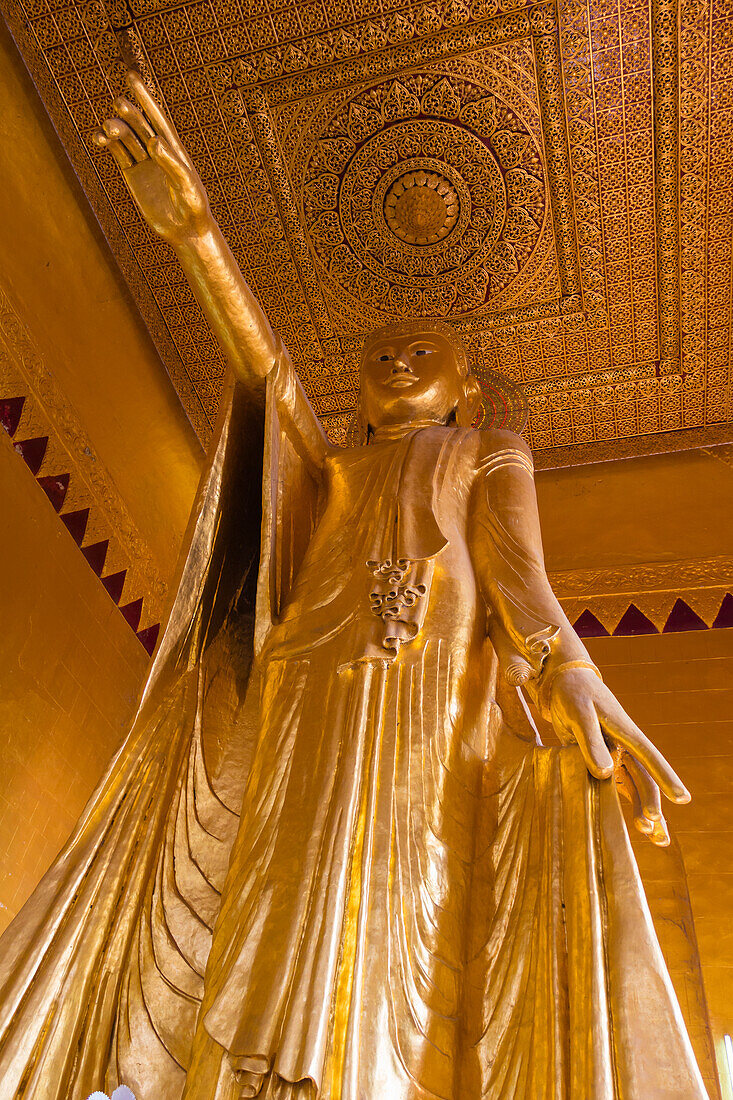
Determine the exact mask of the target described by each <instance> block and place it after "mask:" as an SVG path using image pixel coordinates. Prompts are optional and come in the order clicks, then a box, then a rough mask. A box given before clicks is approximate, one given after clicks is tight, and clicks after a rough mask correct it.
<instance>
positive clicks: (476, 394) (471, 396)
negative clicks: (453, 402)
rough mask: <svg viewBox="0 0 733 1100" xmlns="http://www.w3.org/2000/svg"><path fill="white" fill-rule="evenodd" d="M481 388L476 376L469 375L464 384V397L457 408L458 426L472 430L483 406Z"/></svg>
mask: <svg viewBox="0 0 733 1100" xmlns="http://www.w3.org/2000/svg"><path fill="white" fill-rule="evenodd" d="M481 396H482V394H481V386H480V385H479V383H478V379H477V378H476V376H475V375H474V374H469V375H468V377H467V378H466V381H465V382H464V384H463V395H462V397H461V400H460V401H459V402H458V405H457V406H456V424H457V425H458V427H459V428H470V427H471V425H472V424H473V421H474V419H475V417H476V413H477V412H478V408H479V405H480V404H481Z"/></svg>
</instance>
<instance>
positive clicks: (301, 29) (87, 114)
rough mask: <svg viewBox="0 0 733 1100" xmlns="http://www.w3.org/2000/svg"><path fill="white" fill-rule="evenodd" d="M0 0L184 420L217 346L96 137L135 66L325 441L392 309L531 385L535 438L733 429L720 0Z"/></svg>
mask: <svg viewBox="0 0 733 1100" xmlns="http://www.w3.org/2000/svg"><path fill="white" fill-rule="evenodd" d="M1 2H2V5H3V6H4V10H5V12H6V15H7V18H8V19H9V21H10V24H11V27H12V29H13V31H14V33H15V35H16V38H17V40H18V42H19V45H20V48H21V50H22V52H23V54H24V56H25V59H26V62H27V64H28V66H29V68H30V71H31V73H32V75H33V77H34V79H35V81H36V83H37V85H38V87H39V89H40V91H41V93H42V95H43V97H44V99H45V101H46V103H47V106H48V108H49V111H50V112H51V115H52V117H53V119H54V122H55V124H56V126H57V129H58V130H59V132H60V133H61V135H62V138H63V140H64V143H65V145H66V148H67V150H68V152H69V155H70V156H71V159H72V161H73V163H74V165H75V167H76V170H77V172H78V174H79V176H80V178H81V180H82V183H83V185H84V187H85V189H86V191H87V194H88V195H89V198H90V200H91V202H92V204H93V206H94V207H95V210H96V212H97V214H98V215H99V217H100V220H101V222H102V225H103V227H104V229H105V231H106V233H107V235H108V237H109V240H110V242H111V245H112V247H113V249H114V251H115V253H116V255H117V257H118V259H119V261H120V264H121V266H122V268H123V271H124V272H125V274H126V277H127V279H128V281H129V283H130V286H131V288H132V290H133V293H134V294H135V295H136V298H137V301H138V303H139V305H140V308H141V310H142V313H143V315H144V316H145V318H146V320H147V322H148V325H149V327H150V329H151V332H152V333H153V336H154V338H155V339H156V342H157V344H158V347H159V349H160V352H161V355H162V357H163V359H164V362H165V363H166V366H167V367H168V370H169V372H170V374H171V377H172V378H173V381H174V383H175V385H176V386H177V388H178V391H179V393H180V395H181V399H182V401H183V403H184V405H185V407H186V409H187V411H188V413H189V416H190V417H191V420H192V422H193V423H194V425H195V427H196V429H197V431H198V432H199V434H200V436H201V438H202V439H204V440H205V439H207V438H208V436H209V434H210V432H211V427H212V423H213V420H214V417H215V415H216V410H217V406H218V401H219V395H220V392H221V385H222V377H223V371H224V364H223V360H222V357H221V355H220V353H219V351H218V348H217V347H216V345H215V343H214V341H213V339H212V337H211V334H210V332H209V330H208V328H207V326H206V324H205V321H204V318H203V317H202V315H201V313H200V311H199V309H198V307H197V305H196V303H195V301H194V300H193V297H192V294H191V292H190V291H189V289H188V287H187V286H186V284H185V281H184V279H183V275H182V273H181V271H180V270H179V268H178V266H177V264H176V262H175V257H174V256H173V254H172V252H171V251H170V249H169V248H168V247H167V246H166V245H165V244H163V243H161V242H160V241H158V240H157V239H155V238H154V237H153V236H152V234H151V233H150V232H148V230H147V229H146V227H145V226H144V225H143V224H142V222H141V220H140V218H139V217H138V215H137V212H136V210H135V208H134V206H133V204H132V202H131V201H130V199H129V196H128V195H127V193H126V190H125V187H124V183H123V182H122V181H121V179H120V178H119V174H118V173H117V171H116V169H115V167H114V165H113V163H112V161H111V159H110V158H109V157H103V156H100V155H99V153H98V152H97V151H96V150H95V148H94V147H93V145H92V142H91V134H92V132H93V131H94V130H95V128H97V127H98V126H99V124H100V122H102V121H103V120H104V118H105V117H107V115H108V113H109V109H110V101H111V99H112V97H113V96H114V95H116V94H119V92H120V91H121V90H122V75H123V71H124V68H125V65H126V64H129V63H130V62H131V61H133V62H134V63H136V64H137V66H138V67H139V69H140V71H141V72H142V74H143V76H144V77H145V79H146V80H147V81H148V83H149V84H150V86H151V87H152V88H153V89H155V91H156V94H157V95H158V96H159V97H160V99H161V101H162V102H163V103H164V104H165V106H166V108H167V109H168V111H169V112H170V114H171V116H172V118H173V120H174V122H175V124H176V125H177V127H178V129H179V132H180V134H181V136H182V139H183V141H184V143H185V144H186V146H187V148H188V150H189V152H190V153H191V156H192V157H193V160H194V161H195V163H196V165H197V167H198V169H199V171H200V173H201V175H202V178H203V180H204V183H205V184H206V186H207V189H208V191H209V194H210V196H211V201H212V207H213V209H214V212H215V214H216V216H217V218H218V219H219V221H220V223H221V225H222V228H223V231H224V233H225V235H226V237H227V238H228V240H229V242H230V244H231V246H232V249H233V251H234V253H235V255H236V256H237V259H238V261H239V263H240V264H241V266H242V269H243V271H244V273H245V276H246V278H247V279H248V280H249V282H250V284H251V285H252V287H253V289H254V290H255V292H256V293H257V295H258V296H259V298H260V300H261V301H262V304H263V306H264V308H265V310H266V311H267V313H268V315H269V316H270V317H271V318H272V321H273V323H274V325H275V326H276V327H277V328H278V329H279V331H280V332H281V334H282V336H283V338H284V340H285V342H286V343H287V345H288V346H289V347H290V349H291V351H292V353H293V357H294V359H295V361H296V363H297V365H298V370H299V372H300V375H301V378H302V380H303V384H304V386H305V389H306V391H307V393H308V395H309V397H310V398H311V400H312V401H313V403H314V405H315V407H316V410H317V411H318V413H319V415H320V416H321V417H322V419H323V421H324V423H325V425H326V427H327V430H328V431H329V434H330V435H331V437H332V438H333V439H334V440H335V441H339V440H343V438H344V437H345V433H346V430H347V427H348V423H349V421H350V418H351V415H352V411H353V408H354V403H355V399H356V384H357V377H356V367H357V362H358V351H359V346H360V342H361V338H362V336H363V334H364V333H365V332H366V331H368V329H369V328H370V327H372V326H374V325H375V324H379V323H384V322H385V321H390V320H393V319H395V318H398V317H406V316H410V317H414V316H431V317H443V318H445V319H446V320H448V321H450V322H451V323H452V324H454V325H455V326H456V328H457V329H458V330H459V331H460V332H461V333H462V334H463V336H464V338H465V340H466V342H467V345H468V347H469V351H470V354H471V356H472V358H473V360H474V362H475V363H476V364H477V365H478V366H479V367H484V368H488V369H497V370H500V371H501V372H502V373H503V374H505V375H507V376H508V377H509V378H510V379H512V380H513V381H514V382H516V383H517V384H518V385H519V386H520V387H521V388H522V389H523V391H524V394H525V396H526V398H527V401H528V404H529V408H530V419H529V425H528V429H527V436H528V440H529V442H530V444H531V445H532V447H533V448H534V450H535V451H536V452H537V453H538V457H539V458H540V462H541V455H542V452H543V451H550V450H556V449H558V448H559V449H562V448H568V447H572V448H573V453H574V454H576V456H577V460H579V461H583V460H588V459H592V458H593V457H594V456H597V455H598V453H599V449H601V450H603V454H604V457H605V456H609V457H610V456H612V454H613V448H614V447H616V448H617V449H618V453H623V454H633V453H641V452H642V451H644V450H645V449H649V440H650V438H653V437H655V436H659V435H660V434H664V433H668V432H686V433H687V436H686V438H689V441H690V442H691V443H694V442H700V443H703V442H706V441H707V442H712V441H716V440H719V439H720V438H721V437H724V435H725V428H724V427H723V426H724V425H726V424H727V423H729V422H730V421H731V419H733V411H732V409H731V357H730V348H731V320H732V318H731V305H732V303H731V272H732V267H731V259H732V258H731V229H730V226H731V219H732V218H733V147H732V146H731V143H730V140H729V135H730V133H731V130H732V128H733V90H732V89H733V13H732V11H731V7H730V4H729V3H727V2H726V0H694V2H693V0H593V2H592V3H591V2H590V0H558V2H557V3H553V2H540V3H536V4H533V3H521V4H520V3H518V2H517V0H413V2H411V3H409V4H407V3H403V2H401V0H311V2H308V3H300V4H297V5H296V4H293V3H281V2H278V0H262V2H260V3H258V4H257V5H255V6H253V5H246V4H244V3H243V2H242V3H240V0H204V2H200V0H196V2H188V3H179V2H176V3H169V2H166V0H94V2H92V3H91V4H89V3H86V2H84V3H82V2H81V0H1ZM604 448H605V449H604ZM609 448H610V450H609Z"/></svg>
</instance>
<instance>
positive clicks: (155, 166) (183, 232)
mask: <svg viewBox="0 0 733 1100" xmlns="http://www.w3.org/2000/svg"><path fill="white" fill-rule="evenodd" d="M127 82H128V85H129V87H130V90H131V92H132V93H133V95H134V97H135V99H136V100H137V102H138V104H139V107H137V106H135V104H134V103H132V102H131V101H130V100H129V99H125V98H124V97H120V98H119V99H116V100H115V101H114V104H113V107H114V109H115V111H116V112H117V117H115V118H111V119H108V120H107V121H106V122H105V123H104V125H103V127H102V129H101V130H97V131H96V133H95V134H94V141H95V142H96V144H97V145H98V146H100V147H101V148H106V149H109V151H110V152H111V154H112V156H113V157H114V159H115V161H116V162H117V164H118V165H119V167H120V170H121V171H122V175H123V176H124V178H125V182H126V183H127V186H128V187H129V189H130V193H131V195H132V197H133V199H134V200H135V202H136V204H137V206H138V207H139V209H140V213H141V214H142V216H143V218H144V219H145V221H146V222H147V223H148V225H149V226H150V227H151V228H152V229H153V230H155V232H156V233H158V234H159V235H160V236H161V237H163V238H164V240H166V241H168V242H169V243H170V244H173V245H181V244H184V243H186V241H188V240H190V239H191V238H192V237H196V236H200V235H203V234H204V233H205V232H206V231H207V230H208V229H209V228H210V227H211V225H212V214H211V211H210V209H209V200H208V197H207V195H206V190H205V188H204V185H203V184H202V182H201V179H200V178H199V174H198V172H197V171H196V169H195V168H194V166H193V164H192V162H191V159H190V158H189V156H188V153H187V152H186V150H185V149H184V147H183V145H182V144H181V140H180V138H179V137H178V134H177V133H176V128H175V126H174V125H173V124H172V123H171V122H170V121H169V119H168V118H167V117H166V115H165V114H164V112H163V111H162V110H161V109H160V107H159V106H158V104H157V103H156V102H155V100H154V99H153V97H152V96H151V94H150V92H149V91H148V90H147V88H146V87H145V85H144V83H143V81H142V80H141V78H140V77H139V76H138V74H137V73H135V72H129V73H128V74H127Z"/></svg>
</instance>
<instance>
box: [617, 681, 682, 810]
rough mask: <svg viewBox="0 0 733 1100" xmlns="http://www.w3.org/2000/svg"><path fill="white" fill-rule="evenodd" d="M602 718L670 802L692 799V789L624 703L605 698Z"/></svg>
mask: <svg viewBox="0 0 733 1100" xmlns="http://www.w3.org/2000/svg"><path fill="white" fill-rule="evenodd" d="M601 721H602V723H603V726H604V727H605V729H606V731H607V732H608V734H609V735H610V736H611V737H612V738H613V740H614V741H617V742H618V743H619V744H620V745H622V746H623V748H625V749H626V750H627V751H628V752H630V753H631V754H632V756H633V757H634V758H635V759H636V761H637V762H638V763H639V764H641V765H642V766H643V767H644V768H645V769H646V771H647V772H648V773H649V776H650V777H651V778H652V779H653V780H654V781H655V782H656V783H657V785H658V786H659V788H660V789H661V791H662V792H663V794H665V795H666V796H667V798H668V799H669V800H670V801H671V802H677V803H680V804H682V803H685V802H689V801H690V792H689V791H688V790H687V788H686V787H685V785H684V783H683V782H682V780H681V779H680V777H679V776H678V775H677V772H676V771H675V770H674V768H672V767H671V766H670V765H669V764H668V763H667V761H666V760H665V758H664V757H663V756H662V754H661V752H660V751H659V749H657V748H655V746H654V745H653V744H652V743H651V741H650V740H649V738H648V737H646V736H645V735H644V734H643V733H642V731H641V730H640V729H639V727H638V726H637V725H636V724H635V723H634V722H632V721H631V719H630V718H629V716H628V714H627V713H626V711H625V710H624V709H623V707H622V706H621V704H620V703H619V702H618V701H617V700H616V699H615V698H613V696H611V697H610V699H609V700H607V701H606V702H605V705H604V707H603V713H602V715H601Z"/></svg>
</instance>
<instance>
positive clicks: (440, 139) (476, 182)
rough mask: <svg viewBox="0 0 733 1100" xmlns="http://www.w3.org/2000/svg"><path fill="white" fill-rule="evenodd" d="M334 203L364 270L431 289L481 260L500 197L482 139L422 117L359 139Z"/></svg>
mask: <svg viewBox="0 0 733 1100" xmlns="http://www.w3.org/2000/svg"><path fill="white" fill-rule="evenodd" d="M439 152H442V154H443V155H442V156H440V155H436V154H438V153H439ZM429 154H432V155H429ZM449 158H450V159H449ZM338 205H339V209H340V214H341V223H342V225H343V226H344V229H345V232H346V236H347V239H348V240H349V243H350V245H351V247H352V249H353V252H354V254H355V255H356V256H357V257H358V259H359V260H360V261H361V263H363V264H364V265H365V267H367V268H370V269H371V270H372V271H373V272H374V274H375V275H378V276H381V277H382V278H384V279H387V280H388V281H389V282H397V283H401V284H402V285H404V286H412V287H416V288H417V287H420V288H435V287H437V286H439V285H442V284H443V283H445V282H446V280H447V279H448V280H449V279H451V278H452V277H453V273H454V272H455V271H456V270H460V272H461V277H465V276H466V275H467V274H468V273H469V272H471V271H473V270H475V269H476V268H477V267H479V266H480V265H481V264H482V263H483V262H484V260H485V259H486V257H487V256H488V255H489V254H490V253H491V251H492V250H493V248H494V247H495V245H496V243H497V241H498V240H499V237H500V235H501V231H502V229H503V226H504V221H505V218H506V211H507V196H506V188H505V186H504V178H503V176H502V173H501V170H500V168H499V164H498V161H497V160H496V158H495V156H494V154H493V152H492V151H491V149H490V148H489V147H488V145H487V144H486V143H485V142H483V141H481V140H480V139H479V138H477V137H476V135H475V134H471V133H470V132H469V131H468V130H466V129H465V128H464V127H462V126H461V125H459V124H456V123H451V122H442V121H441V122H438V121H428V120H426V121H414V122H398V123H395V124H394V125H392V126H390V127H388V128H387V129H385V130H382V131H380V132H379V133H378V134H375V135H374V137H372V138H371V139H370V140H368V141H366V142H365V143H364V144H363V145H362V147H361V148H360V149H359V150H358V151H357V152H356V153H355V154H354V156H353V157H352V158H351V160H350V162H349V164H348V165H347V166H346V170H345V172H344V178H343V182H342V184H341V188H340V194H339V204H338Z"/></svg>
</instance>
